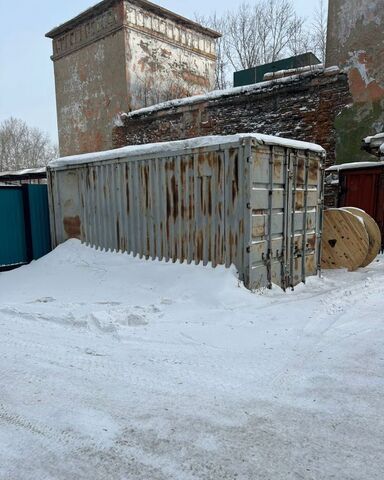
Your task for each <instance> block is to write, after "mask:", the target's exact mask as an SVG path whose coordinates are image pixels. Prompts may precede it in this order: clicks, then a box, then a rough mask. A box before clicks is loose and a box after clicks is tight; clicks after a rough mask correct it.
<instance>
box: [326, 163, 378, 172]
mask: <svg viewBox="0 0 384 480" xmlns="http://www.w3.org/2000/svg"><path fill="white" fill-rule="evenodd" d="M370 167H384V162H353V163H342V164H341V165H334V166H333V167H329V168H327V170H326V171H327V172H339V171H340V170H355V169H359V168H370Z"/></svg>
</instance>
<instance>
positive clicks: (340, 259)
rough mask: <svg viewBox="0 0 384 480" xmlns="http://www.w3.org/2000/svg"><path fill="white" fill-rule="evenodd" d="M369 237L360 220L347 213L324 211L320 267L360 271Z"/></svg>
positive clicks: (365, 255) (344, 211) (336, 210)
mask: <svg viewBox="0 0 384 480" xmlns="http://www.w3.org/2000/svg"><path fill="white" fill-rule="evenodd" d="M368 251H369V237H368V232H367V229H366V227H365V224H364V222H363V221H362V220H361V218H359V217H357V216H356V215H354V214H353V213H351V212H349V211H347V210H345V209H337V208H332V209H329V210H325V211H324V225H323V237H322V253H321V267H322V268H323V269H325V270H329V269H337V268H347V269H348V270H349V271H352V272H353V271H354V270H357V269H358V268H359V267H360V266H361V265H363V263H364V262H365V260H366V258H367V256H368Z"/></svg>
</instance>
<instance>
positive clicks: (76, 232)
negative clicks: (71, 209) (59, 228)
mask: <svg viewBox="0 0 384 480" xmlns="http://www.w3.org/2000/svg"><path fill="white" fill-rule="evenodd" d="M63 225H64V231H65V233H66V234H67V236H68V238H80V236H81V221H80V217H79V216H78V215H77V216H76V217H65V218H64V221H63Z"/></svg>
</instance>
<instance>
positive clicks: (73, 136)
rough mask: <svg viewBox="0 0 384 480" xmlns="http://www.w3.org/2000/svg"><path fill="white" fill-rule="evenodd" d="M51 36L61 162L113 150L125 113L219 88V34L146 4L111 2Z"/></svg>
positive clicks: (135, 0) (124, 0) (131, 0)
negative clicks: (117, 120) (119, 116)
mask: <svg viewBox="0 0 384 480" xmlns="http://www.w3.org/2000/svg"><path fill="white" fill-rule="evenodd" d="M46 36H47V37H48V38H51V39H52V40H53V56H52V60H53V62H54V70H55V84H56V104H57V121H58V129H59V145H60V154H61V155H62V156H67V155H73V154H79V153H87V152H91V151H97V150H107V149H109V148H112V127H113V121H114V118H115V117H116V115H117V114H118V113H119V112H122V111H123V112H127V111H130V110H134V109H137V108H141V107H145V106H149V105H151V104H154V103H158V102H161V101H163V100H169V99H172V98H178V97H183V96H189V95H192V94H198V93H205V92H207V91H209V90H211V89H213V87H214V81H215V67H216V39H217V38H218V37H220V34H218V33H217V32H214V31H213V30H210V29H207V28H204V27H202V26H201V25H199V24H197V23H195V22H193V21H190V20H188V19H186V18H183V17H181V16H179V15H177V14H175V13H173V12H170V11H168V10H166V9H164V8H162V7H159V6H158V5H155V4H153V3H151V2H149V1H147V0H129V1H128V0H104V1H102V2H100V3H98V4H97V5H95V6H94V7H92V8H90V9H88V10H86V11H85V12H83V13H81V14H80V15H78V16H77V17H75V18H73V19H72V20H69V21H68V22H66V23H64V24H63V25H60V26H59V27H57V28H54V29H53V30H51V31H50V32H49V33H47V34H46Z"/></svg>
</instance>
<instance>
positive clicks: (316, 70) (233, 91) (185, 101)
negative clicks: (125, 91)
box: [116, 66, 340, 126]
mask: <svg viewBox="0 0 384 480" xmlns="http://www.w3.org/2000/svg"><path fill="white" fill-rule="evenodd" d="M339 71H340V69H339V68H338V67H328V68H326V69H324V67H323V66H320V67H318V66H314V67H313V69H312V70H311V71H308V72H304V73H300V74H296V75H291V76H289V77H284V78H279V79H274V80H268V81H266V82H260V83H255V84H253V85H246V86H243V87H234V88H228V89H226V90H214V91H213V92H209V93H207V94H205V95H194V96H192V97H188V98H181V99H176V100H170V101H168V102H163V103H159V104H157V105H153V106H151V107H147V108H141V109H139V110H135V111H133V112H130V113H123V114H122V115H121V118H127V117H128V118H133V117H136V116H139V115H147V114H151V113H153V112H156V111H159V110H165V109H168V108H175V107H180V106H182V105H193V104H195V103H200V102H204V101H208V100H215V99H220V98H223V97H230V96H235V95H242V94H246V93H252V92H255V91H258V90H264V89H265V90H268V89H270V88H272V87H275V86H278V85H287V84H289V83H295V82H299V81H300V80H301V79H303V78H305V77H310V76H313V75H324V74H325V75H327V74H329V75H334V74H335V73H337V72H339ZM116 123H117V126H120V123H121V119H120V118H117V120H116Z"/></svg>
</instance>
